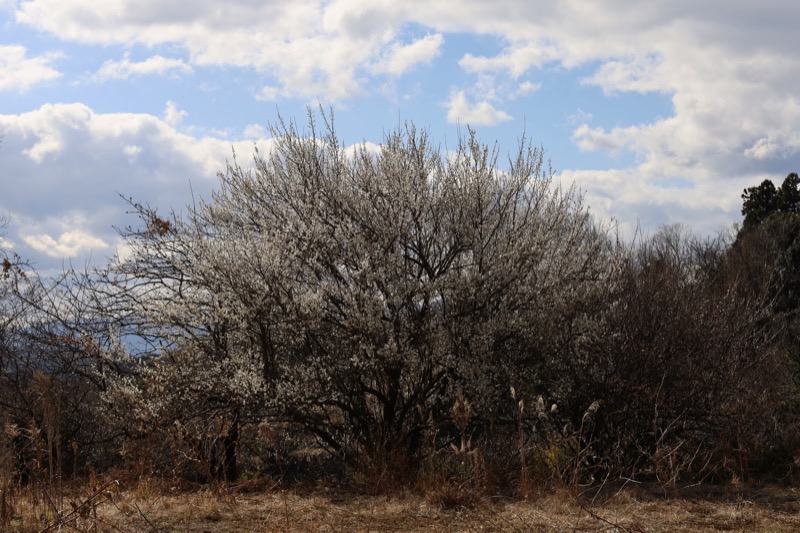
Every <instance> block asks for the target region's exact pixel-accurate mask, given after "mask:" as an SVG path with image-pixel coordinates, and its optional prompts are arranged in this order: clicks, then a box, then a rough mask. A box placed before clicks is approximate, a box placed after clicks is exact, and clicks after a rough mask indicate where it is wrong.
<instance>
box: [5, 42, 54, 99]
mask: <svg viewBox="0 0 800 533" xmlns="http://www.w3.org/2000/svg"><path fill="white" fill-rule="evenodd" d="M27 55H28V51H27V49H26V48H25V47H24V46H21V45H0V91H9V90H17V91H20V92H23V91H26V90H28V89H30V88H31V87H32V86H34V85H36V84H38V83H42V82H45V81H49V80H52V79H55V78H58V77H60V76H61V73H60V72H59V71H58V70H56V69H55V68H53V67H52V65H51V64H52V63H53V61H55V60H56V59H59V58H60V57H61V54H59V53H55V52H54V53H48V54H43V55H40V56H36V57H27Z"/></svg>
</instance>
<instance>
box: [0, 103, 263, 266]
mask: <svg viewBox="0 0 800 533" xmlns="http://www.w3.org/2000/svg"><path fill="white" fill-rule="evenodd" d="M0 131H3V132H4V133H5V136H4V138H3V142H2V155H3V175H4V179H7V181H8V182H9V183H13V187H6V188H4V190H3V194H2V195H0V213H8V214H9V215H10V219H11V222H10V224H9V226H8V227H7V228H6V231H7V236H8V238H9V239H11V240H14V241H19V243H20V245H21V246H22V245H25V246H27V247H29V249H27V250H23V249H20V250H17V251H18V252H19V253H21V254H22V255H23V256H25V257H31V258H33V259H36V261H37V266H46V265H47V263H46V258H44V257H39V259H37V257H38V255H37V254H47V257H55V255H56V254H62V256H75V255H76V254H82V253H83V252H84V251H86V250H88V249H89V248H94V249H99V248H102V247H101V246H100V243H99V241H102V242H103V243H114V242H116V236H115V231H114V229H113V226H114V225H116V226H124V225H126V224H127V223H131V222H135V221H132V220H131V219H130V217H129V216H128V215H126V212H127V211H128V209H127V208H126V205H125V203H124V202H123V201H122V200H121V199H120V197H119V195H120V194H122V195H124V196H126V197H127V196H130V197H133V198H134V199H136V200H139V201H146V202H149V203H151V205H153V206H156V207H161V208H162V209H165V210H169V209H170V208H175V209H177V210H180V209H181V208H182V206H185V205H187V204H188V203H189V202H190V201H191V196H190V195H191V192H192V191H194V193H195V194H196V195H198V196H204V197H205V196H207V195H208V194H209V192H210V191H211V188H212V187H213V186H214V185H216V183H217V178H216V173H217V172H218V171H220V170H224V169H225V162H226V160H228V159H230V158H231V154H232V152H231V150H232V149H235V150H236V153H238V154H240V155H241V156H242V162H243V163H244V164H247V162H248V161H249V160H250V158H249V154H251V153H252V151H253V142H254V141H255V143H256V145H257V146H259V149H260V150H261V151H262V153H267V152H268V151H269V146H270V141H269V140H268V139H265V138H264V137H257V138H250V139H247V140H242V141H236V142H231V141H229V140H226V139H224V138H219V137H215V136H192V135H188V134H186V133H181V132H179V131H177V130H176V129H175V127H173V126H172V125H170V124H169V123H167V122H166V121H165V120H164V119H162V118H159V117H156V116H152V115H147V114H136V113H107V114H102V113H96V112H95V111H93V110H92V109H91V108H89V107H88V106H86V105H84V104H79V103H76V104H47V105H44V106H42V107H40V108H39V109H36V110H34V111H30V112H27V113H23V114H20V115H0ZM134 163H135V164H134ZM93 239H97V240H93ZM110 246H111V245H108V248H102V249H103V250H104V251H105V252H106V253H112V251H111V247H110ZM51 266H53V265H52V264H51ZM57 266H58V265H56V266H54V268H57Z"/></svg>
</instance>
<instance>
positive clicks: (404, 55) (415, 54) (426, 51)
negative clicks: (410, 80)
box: [377, 33, 444, 76]
mask: <svg viewBox="0 0 800 533" xmlns="http://www.w3.org/2000/svg"><path fill="white" fill-rule="evenodd" d="M443 43H444V37H443V36H442V34H440V33H437V34H434V35H426V36H425V37H423V38H421V39H418V40H416V41H414V42H413V43H411V44H406V45H404V44H399V43H395V44H393V45H392V46H391V47H390V48H389V50H388V53H387V58H386V60H385V61H384V62H382V64H381V65H380V66H379V68H378V69H377V70H379V71H381V70H382V71H385V72H388V73H389V74H392V75H393V76H401V75H403V74H405V73H406V72H407V71H409V70H411V69H412V68H414V67H415V66H416V65H418V64H421V63H428V62H430V61H431V60H432V59H434V58H435V57H437V56H438V55H439V53H440V51H441V47H442V44H443Z"/></svg>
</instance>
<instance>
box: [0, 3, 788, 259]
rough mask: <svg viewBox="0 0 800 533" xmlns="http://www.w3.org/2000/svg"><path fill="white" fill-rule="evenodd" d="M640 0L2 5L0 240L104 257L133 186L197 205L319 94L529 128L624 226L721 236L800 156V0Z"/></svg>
mask: <svg viewBox="0 0 800 533" xmlns="http://www.w3.org/2000/svg"><path fill="white" fill-rule="evenodd" d="M639 4H640V5H639V6H638V7H631V6H632V5H633V3H632V2H628V1H621V0H560V1H559V2H544V1H537V0H529V1H523V0H494V1H491V2H489V1H486V0H437V1H431V0H424V1H420V0H369V1H367V0H329V1H328V0H317V1H313V0H291V1H287V0H281V1H273V0H227V1H226V2H219V1H217V0H197V1H195V2H177V1H174V0H138V1H133V0H105V1H103V2H98V1H97V0H24V1H16V0H0V27H2V32H1V33H0V135H3V140H2V143H0V213H5V214H6V215H9V216H10V218H11V222H10V224H9V225H8V227H7V228H6V230H5V236H4V237H3V241H2V242H0V245H2V246H3V247H5V248H6V249H9V248H11V249H13V250H15V251H16V252H17V253H19V254H20V255H22V256H23V257H27V258H30V259H32V260H33V261H34V262H35V264H36V265H37V266H38V267H39V268H40V269H42V270H48V269H57V268H60V265H61V264H62V262H63V261H69V260H71V261H73V263H76V262H77V263H79V266H80V265H82V264H83V263H84V262H85V261H86V260H87V258H89V257H91V258H92V260H93V261H95V262H97V261H102V260H103V258H105V257H107V256H110V255H112V254H113V253H114V251H115V249H116V246H117V242H118V239H117V237H116V233H115V231H114V229H113V226H114V225H117V226H124V225H126V224H129V223H132V222H133V221H134V220H133V219H132V218H131V216H130V215H129V214H127V213H126V210H127V209H126V205H125V203H124V202H123V201H122V200H121V199H120V197H119V195H120V194H122V195H125V196H132V197H133V198H134V199H137V200H140V201H143V202H147V203H149V204H150V205H153V206H158V207H159V209H160V210H161V211H163V212H165V213H166V212H168V211H169V210H170V209H171V208H175V209H180V208H181V207H182V206H184V205H186V204H187V203H189V202H190V200H191V194H192V192H194V194H195V195H196V196H206V195H208V193H209V191H210V190H211V189H212V188H213V187H214V185H215V183H216V172H217V171H219V170H221V169H223V168H224V164H225V160H226V159H227V158H229V157H230V154H231V150H232V149H235V150H236V152H237V154H239V156H240V158H241V159H249V156H250V154H252V152H253V147H254V145H263V146H267V145H268V143H269V139H268V135H267V133H266V132H265V128H264V126H266V125H268V124H269V123H272V122H274V121H275V119H276V117H277V116H278V113H280V114H281V115H283V116H284V117H286V118H296V119H298V120H299V121H300V122H302V121H303V120H304V116H305V110H306V107H307V106H308V105H313V106H316V105H317V104H318V103H322V104H323V105H325V106H330V107H332V108H333V110H334V113H335V119H336V124H337V129H338V131H339V133H340V135H341V137H342V138H343V140H344V142H346V143H356V142H361V141H370V142H380V141H381V139H382V136H383V134H384V132H386V131H388V130H392V129H394V128H396V127H397V126H398V124H401V123H403V122H404V121H413V122H414V123H415V124H416V125H417V126H418V127H423V128H426V129H428V130H429V132H430V134H431V136H432V138H433V139H435V140H436V141H438V142H440V143H441V145H442V146H443V147H445V146H447V145H448V144H451V145H452V144H453V143H454V142H455V139H456V138H457V137H458V135H459V131H462V132H463V131H464V130H465V128H466V126H471V127H473V128H474V129H476V130H477V132H478V134H479V137H480V138H481V139H482V140H483V141H485V142H489V143H493V142H495V141H497V142H498V143H499V146H500V148H501V150H503V151H512V150H513V149H514V148H515V146H516V143H517V139H518V138H519V136H520V135H521V134H522V133H523V132H526V134H527V136H528V137H529V138H530V139H531V140H532V141H533V142H534V143H535V144H541V145H542V146H543V147H544V148H545V150H546V153H547V156H548V157H549V158H550V159H551V161H552V164H553V167H554V168H555V169H556V171H557V172H558V178H559V179H560V180H561V182H562V183H564V184H565V185H566V184H571V183H576V184H577V186H578V187H579V188H580V189H582V190H583V191H585V195H586V201H587V203H588V204H589V205H590V207H591V209H592V211H593V212H594V213H596V214H597V215H598V216H600V217H611V216H613V217H614V218H615V219H616V220H617V221H618V223H619V225H620V228H621V229H622V230H623V231H625V232H630V231H631V228H633V227H635V226H636V225H637V224H638V225H640V226H641V227H642V228H643V229H644V230H645V231H648V232H652V231H653V230H655V229H656V228H657V227H658V226H660V225H662V224H668V223H683V224H684V225H686V226H687V227H689V228H691V229H693V230H694V231H696V232H699V233H703V234H710V233H714V232H716V231H718V230H720V229H722V228H724V227H726V226H727V225H730V224H732V223H734V222H736V221H738V220H740V218H741V217H740V213H739V212H740V208H741V199H740V194H741V192H742V189H743V188H744V187H746V186H750V185H754V184H757V183H759V182H760V181H761V180H763V179H764V178H771V179H774V180H776V181H777V182H778V183H780V181H781V180H782V179H783V177H785V176H786V174H788V173H789V172H791V171H796V170H799V169H800V164H798V163H799V162H800V161H799V160H800V100H799V98H800V89H798V87H800V85H798V80H800V53H798V52H797V50H798V44H797V43H798V41H797V28H796V22H797V21H798V20H800V3H798V2H796V1H795V0H783V1H777V0H775V1H773V0H764V1H762V2H744V1H731V0H724V1H723V0H706V1H703V2H697V1H696V0H691V1H688V0H650V1H649V2H645V3H639Z"/></svg>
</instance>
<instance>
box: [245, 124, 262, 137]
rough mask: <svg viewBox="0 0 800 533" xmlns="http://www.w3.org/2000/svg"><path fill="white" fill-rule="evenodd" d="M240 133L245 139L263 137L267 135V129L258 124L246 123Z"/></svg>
mask: <svg viewBox="0 0 800 533" xmlns="http://www.w3.org/2000/svg"><path fill="white" fill-rule="evenodd" d="M242 135H243V136H244V137H245V138H247V139H263V138H265V137H266V136H267V131H266V130H265V129H264V126H261V125H260V124H248V125H247V126H245V128H244V131H242Z"/></svg>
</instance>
